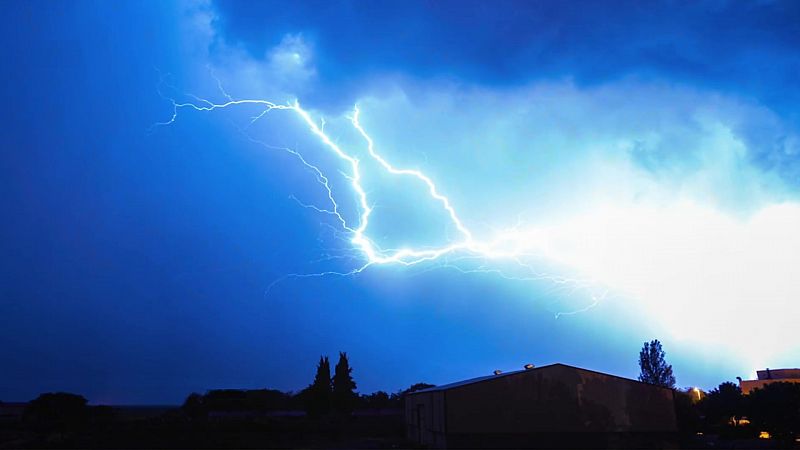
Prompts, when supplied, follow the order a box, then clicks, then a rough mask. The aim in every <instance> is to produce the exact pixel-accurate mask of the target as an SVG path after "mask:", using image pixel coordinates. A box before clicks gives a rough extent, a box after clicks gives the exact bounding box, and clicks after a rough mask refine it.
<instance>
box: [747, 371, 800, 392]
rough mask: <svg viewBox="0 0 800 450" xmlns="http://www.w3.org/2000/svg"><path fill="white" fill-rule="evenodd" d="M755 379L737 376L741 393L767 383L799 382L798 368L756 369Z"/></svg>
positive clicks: (799, 373) (799, 372)
mask: <svg viewBox="0 0 800 450" xmlns="http://www.w3.org/2000/svg"><path fill="white" fill-rule="evenodd" d="M756 375H757V376H758V379H757V380H742V379H741V378H739V388H741V390H742V394H749V393H750V391H752V390H753V389H758V388H761V387H764V385H767V384H769V383H777V382H779V381H780V382H784V383H800V369H772V370H770V369H764V370H758V371H756Z"/></svg>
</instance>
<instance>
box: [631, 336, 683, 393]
mask: <svg viewBox="0 0 800 450" xmlns="http://www.w3.org/2000/svg"><path fill="white" fill-rule="evenodd" d="M664 356H665V353H664V350H662V349H661V342H659V341H658V339H654V340H652V341H650V342H645V343H644V346H643V347H642V351H640V352H639V368H640V369H641V373H640V374H639V381H644V382H645V383H650V384H655V385H657V386H664V387H668V388H673V389H674V388H675V376H674V375H672V366H671V365H669V364H667V361H666V360H665V359H664Z"/></svg>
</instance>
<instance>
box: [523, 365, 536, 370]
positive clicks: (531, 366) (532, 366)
mask: <svg viewBox="0 0 800 450" xmlns="http://www.w3.org/2000/svg"><path fill="white" fill-rule="evenodd" d="M524 367H525V370H531V369H533V368H534V367H536V366H534V365H533V364H525V366H524Z"/></svg>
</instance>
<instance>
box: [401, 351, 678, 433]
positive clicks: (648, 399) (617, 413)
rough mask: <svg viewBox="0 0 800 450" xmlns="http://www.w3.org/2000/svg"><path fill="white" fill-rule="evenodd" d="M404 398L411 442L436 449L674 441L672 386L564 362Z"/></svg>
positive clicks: (674, 420) (675, 429)
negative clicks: (622, 376)
mask: <svg viewBox="0 0 800 450" xmlns="http://www.w3.org/2000/svg"><path fill="white" fill-rule="evenodd" d="M526 367H528V368H526V369H523V370H518V371H514V372H507V373H497V372H499V371H496V374H495V375H489V376H485V377H479V378H473V379H471V380H465V381H461V382H457V383H452V384H447V385H444V386H438V387H434V388H430V389H425V390H421V391H417V392H413V393H410V394H408V395H407V397H406V411H405V414H406V425H407V431H408V437H409V439H411V440H412V441H414V442H415V443H417V444H420V445H425V446H428V447H431V448H481V447H482V448H537V447H538V448H558V447H560V448H580V447H584V448H599V447H606V448H621V447H628V448H645V447H650V448H654V447H664V446H670V445H672V446H674V445H675V444H676V432H677V424H676V418H675V408H674V403H673V392H672V390H671V389H668V388H663V387H659V386H654V385H650V384H646V383H642V382H639V381H634V380H630V379H627V378H621V377H617V376H614V375H608V374H604V373H600V372H594V371H591V370H586V369H580V368H577V367H571V366H567V365H564V364H553V365H549V366H544V367H539V368H534V367H532V366H526Z"/></svg>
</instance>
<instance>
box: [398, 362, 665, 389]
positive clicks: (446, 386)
mask: <svg viewBox="0 0 800 450" xmlns="http://www.w3.org/2000/svg"><path fill="white" fill-rule="evenodd" d="M559 366H560V367H567V368H570V369H575V370H582V371H584V372H591V373H595V374H599V375H603V376H606V377H612V378H617V379H620V380H624V381H629V382H632V383H641V384H646V385H648V386H653V387H655V388H659V389H670V388H667V387H663V386H657V385H655V384H649V383H644V382H642V381H638V380H632V379H630V378H625V377H621V376H618V375H611V374H608V373H604V372H598V371H596V370H590V369H583V368H581V367H575V366H570V365H568V364H561V363H554V364H548V365H546V366H541V367H534V368H532V369H520V370H513V371H511V372H503V373H500V374H497V375H486V376H482V377H476V378H470V379H468V380H462V381H456V382H454V383H448V384H443V385H441V386H435V387H432V388H428V389H421V390H419V391H414V392H409V393H408V395H414V394H424V393H427V392H438V391H447V390H450V389H455V388H458V387H461V386H467V385H470V384H475V383H481V382H483V381H490V380H496V379H498V378H503V377H507V376H511V375H518V374H520V373H527V372H537V371H540V370H545V369H549V368H553V367H559Z"/></svg>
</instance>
